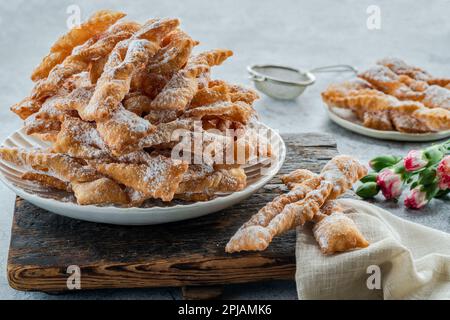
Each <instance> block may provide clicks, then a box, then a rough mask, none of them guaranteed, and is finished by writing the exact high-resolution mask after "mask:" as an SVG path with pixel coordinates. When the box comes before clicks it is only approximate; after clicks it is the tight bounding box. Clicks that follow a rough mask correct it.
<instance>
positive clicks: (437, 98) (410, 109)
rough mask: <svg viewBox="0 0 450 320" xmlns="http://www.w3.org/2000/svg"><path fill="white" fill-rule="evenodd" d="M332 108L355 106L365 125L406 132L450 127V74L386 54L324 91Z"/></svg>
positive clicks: (325, 97) (448, 128) (355, 111)
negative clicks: (436, 73) (444, 75)
mask: <svg viewBox="0 0 450 320" xmlns="http://www.w3.org/2000/svg"><path fill="white" fill-rule="evenodd" d="M322 99H323V101H324V102H325V103H326V104H327V105H328V106H329V107H331V108H337V109H347V110H351V111H352V112H353V114H354V115H355V116H356V118H357V119H358V121H360V122H362V124H363V125H364V126H365V127H368V128H372V129H376V130H388V131H400V132H406V133H428V132H439V131H445V130H450V78H437V77H434V76H432V75H431V74H429V73H428V72H427V71H425V70H423V69H421V68H418V67H415V66H411V65H409V64H407V63H406V62H404V61H403V60H400V59H397V58H385V59H382V60H380V61H378V62H377V63H376V65H375V66H374V67H372V68H370V69H369V70H367V71H364V72H360V73H359V74H358V77H357V78H356V79H354V80H352V81H346V82H343V83H337V84H332V85H330V86H329V88H328V89H327V90H326V91H324V92H323V93H322Z"/></svg>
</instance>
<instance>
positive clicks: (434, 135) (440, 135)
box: [325, 104, 450, 142]
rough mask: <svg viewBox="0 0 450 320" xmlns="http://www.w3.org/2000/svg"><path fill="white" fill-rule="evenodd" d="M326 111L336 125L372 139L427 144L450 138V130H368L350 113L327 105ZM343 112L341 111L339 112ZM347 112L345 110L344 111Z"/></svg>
mask: <svg viewBox="0 0 450 320" xmlns="http://www.w3.org/2000/svg"><path fill="white" fill-rule="evenodd" d="M325 109H326V110H327V113H328V116H329V117H330V119H331V120H332V121H333V122H335V123H336V124H338V125H340V126H341V127H344V128H346V129H348V130H350V131H353V132H356V133H359V134H362V135H364V136H368V137H371V138H377V139H383V140H394V141H410V142H414V141H416V142H426V141H436V140H441V139H445V138H448V137H450V130H446V131H441V132H430V133H405V132H400V131H382V130H375V129H371V128H367V127H365V126H363V125H362V124H361V123H360V121H359V120H358V119H356V117H355V116H354V115H352V114H351V113H350V112H349V113H348V114H344V113H342V114H338V112H336V111H335V109H334V108H332V107H329V106H327V105H326V104H325ZM339 111H341V110H339ZM342 111H343V112H345V110H342Z"/></svg>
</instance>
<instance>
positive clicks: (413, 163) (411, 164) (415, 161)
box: [403, 150, 428, 172]
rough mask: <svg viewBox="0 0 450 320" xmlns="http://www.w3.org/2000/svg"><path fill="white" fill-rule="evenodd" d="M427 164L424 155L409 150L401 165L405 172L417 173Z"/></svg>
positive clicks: (420, 152) (417, 151)
mask: <svg viewBox="0 0 450 320" xmlns="http://www.w3.org/2000/svg"><path fill="white" fill-rule="evenodd" d="M427 164H428V159H427V158H426V157H425V155H424V153H423V152H422V151H420V150H411V151H410V152H408V154H407V155H406V157H405V158H404V159H403V165H404V167H405V170H406V171H409V172H411V171H417V170H420V169H422V168H424V167H426V165H427Z"/></svg>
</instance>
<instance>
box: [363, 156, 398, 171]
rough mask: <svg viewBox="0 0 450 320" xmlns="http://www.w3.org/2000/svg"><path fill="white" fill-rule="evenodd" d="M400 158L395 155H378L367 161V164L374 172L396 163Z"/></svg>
mask: <svg viewBox="0 0 450 320" xmlns="http://www.w3.org/2000/svg"><path fill="white" fill-rule="evenodd" d="M401 159H402V158H401V157H396V156H379V157H376V158H373V159H372V160H370V161H369V166H370V167H371V168H372V169H373V170H375V171H376V172H379V171H381V170H382V169H384V168H387V167H390V166H393V165H395V164H397V163H398V162H399V161H400V160H401Z"/></svg>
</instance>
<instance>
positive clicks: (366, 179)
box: [360, 172, 378, 183]
mask: <svg viewBox="0 0 450 320" xmlns="http://www.w3.org/2000/svg"><path fill="white" fill-rule="evenodd" d="M377 176H378V173H376V172H371V173H369V174H368V175H366V176H365V177H362V178H361V180H360V181H361V182H362V183H366V182H376V181H377Z"/></svg>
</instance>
